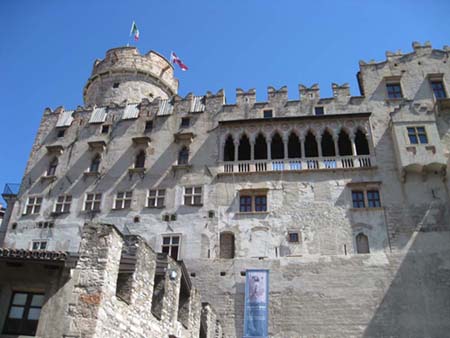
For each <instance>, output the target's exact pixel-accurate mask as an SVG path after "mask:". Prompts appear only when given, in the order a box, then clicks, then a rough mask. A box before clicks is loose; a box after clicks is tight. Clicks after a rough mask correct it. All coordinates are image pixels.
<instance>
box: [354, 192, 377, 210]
mask: <svg viewBox="0 0 450 338" xmlns="http://www.w3.org/2000/svg"><path fill="white" fill-rule="evenodd" d="M352 202H353V208H366V207H367V208H381V200H380V192H379V190H378V189H373V188H372V189H367V190H352Z"/></svg>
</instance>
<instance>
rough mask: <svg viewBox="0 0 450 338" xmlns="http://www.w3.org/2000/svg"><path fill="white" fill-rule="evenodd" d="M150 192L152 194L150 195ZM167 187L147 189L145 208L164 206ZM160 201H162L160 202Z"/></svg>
mask: <svg viewBox="0 0 450 338" xmlns="http://www.w3.org/2000/svg"><path fill="white" fill-rule="evenodd" d="M152 192H154V194H153V195H152ZM166 193H167V189H165V188H157V189H149V190H148V192H147V208H164V207H165V202H166ZM160 201H162V202H161V203H160Z"/></svg>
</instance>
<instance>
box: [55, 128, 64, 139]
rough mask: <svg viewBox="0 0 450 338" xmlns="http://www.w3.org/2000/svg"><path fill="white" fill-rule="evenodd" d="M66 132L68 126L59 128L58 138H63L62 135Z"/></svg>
mask: <svg viewBox="0 0 450 338" xmlns="http://www.w3.org/2000/svg"><path fill="white" fill-rule="evenodd" d="M65 133H66V128H60V129H58V133H57V135H56V136H57V137H58V138H61V137H64V135H65Z"/></svg>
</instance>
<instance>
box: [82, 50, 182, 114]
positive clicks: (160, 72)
mask: <svg viewBox="0 0 450 338" xmlns="http://www.w3.org/2000/svg"><path fill="white" fill-rule="evenodd" d="M177 91H178V80H177V79H175V78H174V75H173V67H172V65H171V64H170V62H169V61H168V60H167V59H166V58H164V57H163V56H161V55H159V54H158V53H155V52H153V51H150V52H148V53H147V54H145V55H141V54H139V51H138V50H137V48H136V47H119V48H113V49H110V50H108V51H107V52H106V57H105V59H104V60H96V61H95V63H94V68H93V70H92V74H91V77H90V78H89V80H88V82H87V83H86V86H85V87H84V91H83V99H84V104H85V105H86V106H93V105H97V106H105V105H108V104H110V103H117V104H120V103H122V102H123V101H124V100H127V101H128V103H138V102H140V101H141V100H142V99H143V98H148V99H149V100H152V99H153V98H156V97H158V96H159V97H161V98H163V99H167V98H169V97H171V96H172V95H175V94H177Z"/></svg>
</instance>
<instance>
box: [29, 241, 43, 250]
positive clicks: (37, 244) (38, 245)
mask: <svg viewBox="0 0 450 338" xmlns="http://www.w3.org/2000/svg"><path fill="white" fill-rule="evenodd" d="M45 249H47V241H45V240H44V241H42V240H35V241H32V242H31V250H45Z"/></svg>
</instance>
